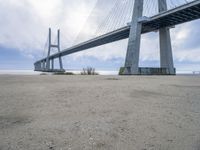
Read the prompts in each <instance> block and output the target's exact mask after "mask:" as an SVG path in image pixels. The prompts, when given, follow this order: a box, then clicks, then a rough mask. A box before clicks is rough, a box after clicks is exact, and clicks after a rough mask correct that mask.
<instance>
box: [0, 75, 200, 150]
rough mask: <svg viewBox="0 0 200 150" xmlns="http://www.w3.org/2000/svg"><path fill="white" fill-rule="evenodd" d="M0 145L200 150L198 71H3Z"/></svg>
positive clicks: (37, 149)
mask: <svg viewBox="0 0 200 150" xmlns="http://www.w3.org/2000/svg"><path fill="white" fill-rule="evenodd" d="M0 150H200V77H198V76H196V77H195V76H168V77H167V76H142V77H141V76H139V77H137V76H132V77H118V76H79V75H77V76H52V75H48V76H39V75H38V76H36V75H34V76H19V75H18V76H15V75H12V76H9V75H0Z"/></svg>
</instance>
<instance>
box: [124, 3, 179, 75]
mask: <svg viewBox="0 0 200 150" xmlns="http://www.w3.org/2000/svg"><path fill="white" fill-rule="evenodd" d="M143 4H144V0H135V4H134V8H133V16H132V21H131V28H130V34H129V40H128V48H127V54H126V60H125V67H124V71H123V74H124V75H141V74H144V75H147V74H150V75H153V74H168V75H170V74H171V75H174V74H175V69H174V64H173V57H172V47H171V38H170V31H169V28H162V29H160V30H159V39H160V68H141V67H139V56H140V43H141V33H142V22H141V21H140V20H141V19H140V18H141V17H142V15H143ZM158 6H159V12H162V11H166V10H167V2H166V0H158Z"/></svg>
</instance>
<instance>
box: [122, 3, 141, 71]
mask: <svg viewBox="0 0 200 150" xmlns="http://www.w3.org/2000/svg"><path fill="white" fill-rule="evenodd" d="M142 13H143V0H135V4H134V9H133V16H132V21H131V29H130V34H129V41H128V49H127V54H126V60H125V68H124V72H123V74H125V75H137V74H138V73H139V55H140V41H141V30H142V24H141V23H140V22H139V18H140V17H142Z"/></svg>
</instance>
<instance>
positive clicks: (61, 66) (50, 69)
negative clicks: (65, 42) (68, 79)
mask: <svg viewBox="0 0 200 150" xmlns="http://www.w3.org/2000/svg"><path fill="white" fill-rule="evenodd" d="M51 37H52V36H51V28H49V45H48V54H47V58H46V66H45V69H46V71H47V72H64V71H65V70H64V69H63V64H62V58H61V56H59V58H58V59H59V66H60V69H54V58H52V59H49V57H50V54H51V50H52V48H56V49H57V50H58V53H60V30H58V31H57V44H56V45H54V44H52V41H51V39H52V38H51ZM50 62H51V66H50Z"/></svg>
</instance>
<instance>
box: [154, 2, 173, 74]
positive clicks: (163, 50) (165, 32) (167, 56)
mask: <svg viewBox="0 0 200 150" xmlns="http://www.w3.org/2000/svg"><path fill="white" fill-rule="evenodd" d="M158 7H159V12H162V11H166V10H167V2H166V0H158ZM159 38H160V67H161V68H166V69H167V70H168V74H172V75H174V74H175V72H176V71H175V69H174V62H173V55H172V46H171V37H170V29H169V28H167V27H165V28H161V29H160V30H159Z"/></svg>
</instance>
